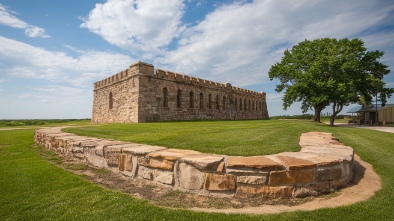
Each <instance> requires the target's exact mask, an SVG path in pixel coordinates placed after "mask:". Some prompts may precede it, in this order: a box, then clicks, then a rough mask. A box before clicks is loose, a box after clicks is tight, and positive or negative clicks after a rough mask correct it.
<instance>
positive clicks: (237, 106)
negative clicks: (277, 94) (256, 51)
mask: <svg viewBox="0 0 394 221" xmlns="http://www.w3.org/2000/svg"><path fill="white" fill-rule="evenodd" d="M220 119H223V120H226V119H227V120H229V119H269V116H268V110H267V103H266V94H265V93H261V92H254V91H250V90H246V89H242V88H238V87H233V86H231V84H229V83H227V84H221V83H217V82H212V81H209V80H204V79H200V78H195V77H191V76H186V75H181V74H177V73H174V72H170V71H165V70H160V69H155V68H154V66H153V65H151V64H147V63H144V62H137V63H134V64H132V65H130V67H129V68H128V69H126V70H124V71H121V72H120V73H117V74H115V75H113V76H111V77H108V78H106V79H104V80H101V81H98V82H95V83H94V98H93V110H92V122H93V123H138V122H154V121H177V120H220Z"/></svg>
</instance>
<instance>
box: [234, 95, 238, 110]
mask: <svg viewBox="0 0 394 221" xmlns="http://www.w3.org/2000/svg"><path fill="white" fill-rule="evenodd" d="M234 106H235V111H237V110H238V106H237V98H235V99H234Z"/></svg>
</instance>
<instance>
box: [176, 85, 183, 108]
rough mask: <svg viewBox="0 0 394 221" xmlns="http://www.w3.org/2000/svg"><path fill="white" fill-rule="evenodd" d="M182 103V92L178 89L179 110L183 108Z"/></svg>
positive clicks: (177, 103) (177, 104)
mask: <svg viewBox="0 0 394 221" xmlns="http://www.w3.org/2000/svg"><path fill="white" fill-rule="evenodd" d="M181 101H182V91H181V90H180V89H178V93H177V96H176V106H177V107H178V108H180V107H181V106H182V105H181Z"/></svg>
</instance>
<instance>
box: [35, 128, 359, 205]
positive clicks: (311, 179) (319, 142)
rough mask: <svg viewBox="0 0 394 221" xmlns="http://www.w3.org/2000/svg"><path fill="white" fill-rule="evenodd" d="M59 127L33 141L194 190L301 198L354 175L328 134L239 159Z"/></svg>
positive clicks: (347, 155) (347, 156) (343, 150)
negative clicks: (80, 133) (296, 148)
mask: <svg viewBox="0 0 394 221" xmlns="http://www.w3.org/2000/svg"><path fill="white" fill-rule="evenodd" d="M61 129H62V127H57V128H45V129H40V130H37V131H35V135H34V140H35V142H36V143H37V144H41V145H43V146H44V147H45V148H46V149H48V150H53V151H55V152H57V153H58V154H63V155H68V156H71V157H74V158H75V159H78V160H80V161H82V162H84V163H87V164H89V165H93V166H95V167H100V168H108V169H111V170H112V171H114V172H118V173H122V174H123V175H126V176H131V177H133V178H136V179H147V180H151V181H152V182H157V183H161V184H164V185H169V186H173V187H176V188H181V189H182V188H183V189H185V190H193V191H196V192H197V193H198V192H199V191H200V192H202V193H204V192H207V191H208V192H210V193H211V194H216V193H220V192H223V193H226V194H232V195H233V196H235V197H247V198H249V197H253V198H254V197H257V198H288V197H301V196H302V197H305V196H307V195H317V194H319V193H327V192H330V191H332V190H333V189H335V188H339V187H342V186H345V185H347V183H348V182H349V181H350V180H351V179H352V176H353V171H352V169H353V158H354V152H353V149H352V148H350V147H347V146H345V145H343V144H341V143H339V141H338V139H337V138H334V137H332V135H331V134H330V133H321V132H309V133H304V134H302V135H301V137H300V142H299V144H300V145H301V147H302V148H301V151H300V152H283V153H279V154H274V155H266V156H250V157H243V156H224V155H216V154H206V153H200V152H198V151H193V150H180V149H166V148H165V147H160V146H150V145H146V144H136V143H128V142H121V141H115V140H105V139H98V138H90V137H83V136H77V135H74V134H71V133H65V132H62V131H61Z"/></svg>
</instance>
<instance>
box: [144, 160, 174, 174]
mask: <svg viewBox="0 0 394 221" xmlns="http://www.w3.org/2000/svg"><path fill="white" fill-rule="evenodd" d="M173 166H174V163H173V162H171V161H168V160H164V159H155V158H150V159H149V167H152V168H157V169H162V170H171V171H172V170H173Z"/></svg>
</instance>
